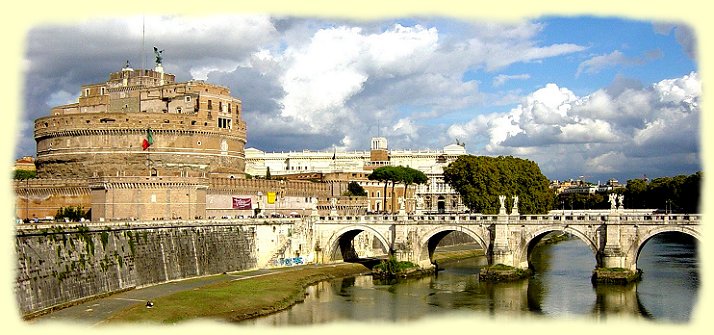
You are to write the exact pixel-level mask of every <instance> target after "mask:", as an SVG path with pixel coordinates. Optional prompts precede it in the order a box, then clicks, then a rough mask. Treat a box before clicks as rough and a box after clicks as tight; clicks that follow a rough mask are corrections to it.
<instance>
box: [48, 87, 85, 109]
mask: <svg viewBox="0 0 714 335" xmlns="http://www.w3.org/2000/svg"><path fill="white" fill-rule="evenodd" d="M77 99H79V89H77V93H69V92H67V91H65V90H59V91H57V92H53V93H52V94H50V97H49V98H48V99H47V102H46V103H47V105H48V106H59V105H67V104H71V103H75V102H77Z"/></svg>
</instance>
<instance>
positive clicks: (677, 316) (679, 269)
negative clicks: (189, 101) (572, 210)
mask: <svg viewBox="0 0 714 335" xmlns="http://www.w3.org/2000/svg"><path fill="white" fill-rule="evenodd" d="M486 264H487V261H486V258H485V256H479V257H472V258H469V259H465V260H461V261H458V262H453V263H448V264H445V265H444V267H445V269H444V270H443V271H439V272H438V273H437V274H436V275H434V276H429V277H424V278H419V279H410V280H401V281H398V282H391V283H389V282H383V281H378V280H373V279H372V277H371V276H357V277H349V278H342V279H337V280H332V281H327V282H322V283H318V284H317V285H313V286H311V287H309V288H307V291H306V297H305V301H304V302H303V303H300V304H297V305H295V306H293V307H292V308H290V309H288V310H285V311H283V312H280V313H276V314H273V315H269V316H266V317H261V318H257V319H253V320H247V321H244V322H243V323H246V324H255V325H278V326H284V325H312V324H324V323H331V322H339V321H365V322H368V321H390V322H391V321H406V320H418V319H421V318H424V317H427V316H440V315H443V316H448V315H454V313H459V314H458V315H463V314H469V313H471V314H476V315H478V316H493V315H495V316H507V317H511V316H513V317H516V318H518V317H531V316H537V317H543V318H552V319H557V318H560V317H568V318H573V317H574V318H580V319H593V320H604V319H607V318H612V317H618V318H621V317H625V318H633V319H645V320H653V321H652V322H666V323H686V322H688V321H689V320H690V318H691V315H692V312H693V309H694V307H695V305H696V301H697V293H698V290H699V272H698V271H699V270H698V262H697V254H696V243H695V241H694V240H693V239H691V238H688V237H686V236H683V235H673V234H661V235H658V236H655V237H654V238H652V239H651V240H650V241H648V242H647V243H646V244H645V246H644V248H643V249H642V252H641V254H640V257H639V259H638V268H640V269H642V271H643V277H642V279H641V280H640V281H639V282H637V283H634V284H630V285H627V286H612V285H597V286H593V284H592V283H591V281H590V277H591V274H592V270H593V269H594V267H595V257H594V255H593V253H592V251H591V250H590V248H588V247H587V246H586V245H585V244H584V243H583V242H581V241H580V240H578V239H576V238H572V239H568V240H565V241H561V242H558V243H555V244H549V245H542V246H538V247H536V248H535V249H534V251H533V253H532V255H531V264H532V266H533V268H534V270H535V272H534V275H533V276H532V277H531V278H529V279H525V280H522V281H519V282H515V283H498V284H491V283H485V282H479V280H478V272H479V269H480V268H481V267H483V266H485V265H486Z"/></svg>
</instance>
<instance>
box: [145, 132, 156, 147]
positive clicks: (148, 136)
mask: <svg viewBox="0 0 714 335" xmlns="http://www.w3.org/2000/svg"><path fill="white" fill-rule="evenodd" d="M146 141H147V142H149V145H152V144H154V133H153V132H152V131H151V128H149V129H146Z"/></svg>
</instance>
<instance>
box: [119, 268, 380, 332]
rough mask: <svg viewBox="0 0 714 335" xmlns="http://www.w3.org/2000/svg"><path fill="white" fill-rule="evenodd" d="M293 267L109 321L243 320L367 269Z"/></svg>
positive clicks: (182, 295)
mask: <svg viewBox="0 0 714 335" xmlns="http://www.w3.org/2000/svg"><path fill="white" fill-rule="evenodd" d="M290 269H294V270H292V271H281V272H277V273H271V274H267V275H263V276H259V277H253V278H246V279H240V280H234V281H229V282H223V283H219V284H214V285H209V286H204V287H201V288H197V289H193V290H189V291H182V292H177V293H174V294H171V295H168V296H164V297H160V298H157V299H155V300H153V302H154V307H153V308H150V309H149V308H146V307H145V306H144V304H138V305H135V306H133V307H130V308H128V309H126V310H123V311H120V312H117V313H115V314H114V315H112V316H111V317H109V318H108V320H107V321H108V322H109V323H117V322H139V321H142V322H146V321H148V322H156V323H177V322H181V321H187V320H192V319H197V318H209V319H221V320H232V321H238V320H244V319H248V318H252V317H256V316H260V315H266V314H270V313H274V312H277V311H280V310H283V309H286V308H288V307H290V306H292V305H293V304H295V303H296V302H299V301H302V300H303V298H304V294H305V288H306V287H307V286H309V285H312V284H314V283H317V282H320V281H323V280H328V279H332V278H339V277H345V276H349V275H355V274H359V273H363V272H366V271H367V269H366V268H365V267H364V266H363V265H360V264H349V263H345V264H336V265H335V266H319V267H316V266H314V265H307V266H302V267H294V268H290ZM241 274H244V273H241Z"/></svg>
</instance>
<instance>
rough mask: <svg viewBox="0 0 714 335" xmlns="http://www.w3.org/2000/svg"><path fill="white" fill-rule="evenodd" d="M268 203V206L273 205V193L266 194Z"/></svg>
mask: <svg viewBox="0 0 714 335" xmlns="http://www.w3.org/2000/svg"><path fill="white" fill-rule="evenodd" d="M268 203H269V204H274V203H275V192H268Z"/></svg>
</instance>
